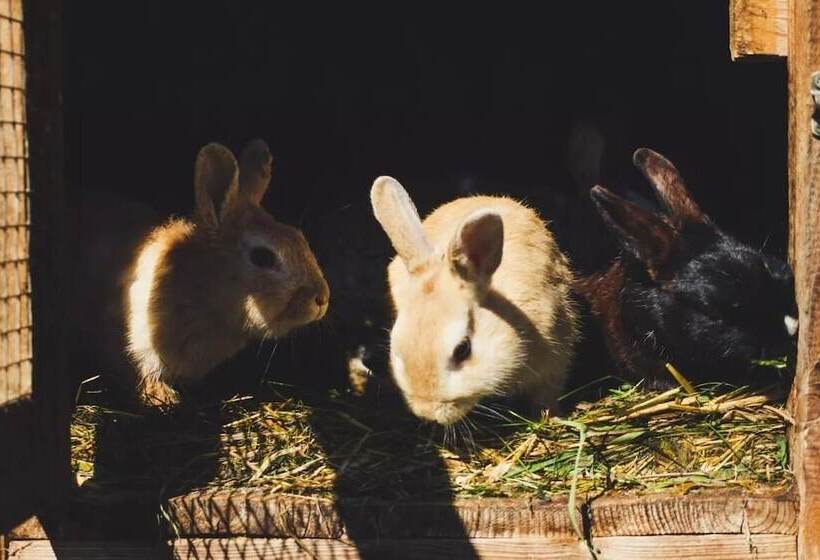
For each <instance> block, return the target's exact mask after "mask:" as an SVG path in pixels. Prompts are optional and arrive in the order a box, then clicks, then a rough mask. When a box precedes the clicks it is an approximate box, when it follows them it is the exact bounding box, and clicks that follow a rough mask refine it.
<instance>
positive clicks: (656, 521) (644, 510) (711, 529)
mask: <svg viewBox="0 0 820 560" xmlns="http://www.w3.org/2000/svg"><path fill="white" fill-rule="evenodd" d="M589 509H590V520H591V522H590V526H591V530H592V536H593V537H609V536H625V535H689V534H693V535H694V534H710V533H726V534H747V533H752V534H780V535H795V534H797V510H798V506H797V501H796V499H795V497H794V496H793V495H791V494H777V495H772V496H745V495H743V494H742V493H740V492H708V493H704V494H690V495H685V496H679V495H648V496H640V497H629V496H613V497H605V498H600V499H597V500H595V501H594V502H593V503H592V505H591V507H590V508H589Z"/></svg>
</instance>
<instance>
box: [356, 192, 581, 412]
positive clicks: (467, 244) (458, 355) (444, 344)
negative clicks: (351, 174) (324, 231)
mask: <svg viewBox="0 0 820 560" xmlns="http://www.w3.org/2000/svg"><path fill="white" fill-rule="evenodd" d="M370 199H371V203H372V205H373V213H374V215H375V217H376V219H377V220H378V221H379V223H380V224H381V225H382V228H384V231H385V232H386V233H387V236H388V237H389V238H390V240H391V243H392V244H393V247H394V249H395V250H396V253H398V256H397V258H394V259H393V261H392V262H391V263H390V265H389V267H388V281H389V284H390V293H391V296H392V301H393V305H394V310H395V323H394V325H393V328H392V330H391V332H390V363H391V370H392V373H393V377H394V378H395V380H396V383H397V385H398V386H399V388H400V389H401V391H402V393H403V395H404V398H405V400H406V401H407V403H408V405H409V407H410V409H411V410H412V411H413V412H414V413H415V414H416V415H417V416H419V417H421V418H424V419H427V420H433V421H435V422H438V423H439V424H444V425H447V424H452V423H454V422H457V421H458V420H460V419H461V418H462V417H464V416H465V415H466V414H467V413H469V412H470V410H471V409H472V408H473V406H475V404H476V403H478V401H479V400H481V399H482V398H484V397H487V396H491V395H515V394H521V395H523V396H525V397H526V398H527V399H528V400H529V401H530V402H532V404H533V405H534V406H538V407H546V408H549V409H550V410H551V411H552V412H553V413H554V412H556V409H557V400H556V399H557V397H558V396H559V394H560V392H561V389H562V387H563V385H564V381H565V377H566V372H567V368H568V366H569V364H570V362H571V360H572V358H573V352H574V350H573V349H574V345H575V341H576V338H577V336H578V335H577V330H576V324H575V321H576V319H575V309H574V306H573V303H572V301H571V299H570V285H571V282H572V279H573V276H572V273H571V271H570V268H569V264H568V262H567V259H566V257H565V256H564V255H563V254H562V253H561V251H560V250H559V249H558V247H557V245H556V244H555V241H554V240H553V237H552V235H551V234H550V232H549V231H548V230H547V228H546V226H545V225H544V222H543V221H542V220H541V218H540V217H539V216H538V215H537V214H536V212H534V211H533V210H531V209H530V208H527V207H525V206H523V205H522V204H520V203H518V202H516V201H514V200H512V199H509V198H500V197H489V196H475V197H467V198H459V199H457V200H454V201H452V202H449V203H447V204H444V205H443V206H440V207H439V208H438V209H436V210H435V211H434V212H433V213H432V214H430V215H429V216H428V217H427V218H426V219H425V220H424V223H422V222H421V220H420V218H419V215H418V212H417V211H416V208H415V206H414V205H413V202H412V201H411V199H410V197H409V196H408V194H407V192H406V191H405V190H404V188H403V187H402V186H401V185H400V184H399V183H398V182H397V181H395V180H394V179H392V178H390V177H379V178H378V179H376V181H375V182H374V183H373V187H372V189H371V191H370Z"/></svg>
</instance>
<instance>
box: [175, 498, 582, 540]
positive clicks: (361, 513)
mask: <svg viewBox="0 0 820 560" xmlns="http://www.w3.org/2000/svg"><path fill="white" fill-rule="evenodd" d="M167 509H168V512H169V514H170V517H171V520H172V521H173V524H174V526H175V530H176V531H177V532H178V534H180V535H183V536H197V537H213V536H243V537H248V536H250V537H299V538H331V539H335V538H341V537H343V536H344V535H348V534H355V535H356V536H357V538H364V537H370V538H376V537H384V538H406V537H413V538H423V537H453V538H457V537H515V536H542V537H554V538H564V539H575V538H576V533H575V531H574V529H573V528H572V525H571V523H570V518H569V513H568V511H567V504H566V501H555V502H547V501H543V500H526V499H523V500H513V499H504V498H487V499H459V500H455V501H454V502H453V503H450V502H445V501H442V502H383V501H379V500H367V499H356V500H353V499H350V500H346V499H343V500H341V501H334V500H329V499H323V498H310V497H300V496H282V495H270V494H266V493H264V492H261V491H258V490H241V491H216V492H212V491H211V492H209V491H202V492H195V493H191V494H187V495H185V496H180V497H178V498H173V499H171V500H170V501H169V503H168V508H167ZM578 523H579V526H580V524H581V516H580V514H578Z"/></svg>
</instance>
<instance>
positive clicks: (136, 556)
mask: <svg viewBox="0 0 820 560" xmlns="http://www.w3.org/2000/svg"><path fill="white" fill-rule="evenodd" d="M8 557H9V558H10V559H12V558H13V559H14V560H86V559H88V560H157V559H158V558H169V557H170V553H169V551H168V549H167V548H166V547H165V546H164V545H156V544H152V543H143V542H119V541H79V542H71V541H69V542H63V541H47V540H38V541H25V540H23V541H20V540H11V539H10V540H9V542H8Z"/></svg>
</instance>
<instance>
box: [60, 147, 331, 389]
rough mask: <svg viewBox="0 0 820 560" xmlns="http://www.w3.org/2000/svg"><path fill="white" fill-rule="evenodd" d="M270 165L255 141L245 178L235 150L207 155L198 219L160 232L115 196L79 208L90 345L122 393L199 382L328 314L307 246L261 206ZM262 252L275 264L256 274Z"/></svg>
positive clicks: (202, 159)
mask: <svg viewBox="0 0 820 560" xmlns="http://www.w3.org/2000/svg"><path fill="white" fill-rule="evenodd" d="M270 160H271V158H270V152H269V151H268V148H267V145H266V144H264V142H262V141H255V142H251V143H249V145H248V148H246V150H245V151H244V152H243V163H242V169H241V171H242V173H243V174H244V175H243V176H242V177H240V169H239V164H238V163H237V162H236V160H235V159H234V157H233V155H232V154H231V153H230V151H229V150H228V149H227V148H225V147H223V146H219V145H216V144H211V145H208V146H206V147H205V148H203V149H202V150H201V151H200V155H199V157H198V158H197V164H196V167H195V169H196V173H195V181H194V183H195V194H196V207H195V212H194V213H193V217H192V218H185V219H172V220H170V221H167V222H165V223H164V224H162V223H160V225H156V224H157V223H158V222H157V221H156V220H155V218H154V217H153V216H151V214H150V213H148V212H140V211H139V206H138V205H135V204H125V203H120V202H119V201H118V199H117V198H116V197H113V196H112V195H105V196H104V197H103V198H101V199H100V201H99V202H95V201H94V200H93V199H90V200H89V201H83V202H82V203H81V205H80V209H79V210H80V212H79V214H78V220H79V222H80V223H79V225H80V226H81V227H80V228H79V232H80V236H81V240H82V241H83V242H82V244H81V245H82V250H81V254H80V260H79V262H81V263H82V264H81V266H80V270H79V271H78V274H77V280H76V282H77V288H76V290H75V292H76V295H77V298H76V299H77V306H78V309H79V308H81V307H86V308H88V310H87V311H86V312H85V313H84V314H83V317H82V319H83V320H82V321H80V323H81V325H82V329H81V331H80V332H81V335H82V336H83V337H84V340H83V341H82V343H83V345H84V346H87V347H88V348H89V350H91V353H92V354H94V356H93V357H94V358H95V362H96V364H95V367H100V368H102V371H104V372H106V373H107V374H113V375H112V376H111V377H112V378H113V379H116V380H117V381H121V382H122V383H115V385H119V386H121V388H123V389H125V390H126V391H128V392H129V393H133V392H134V390H135V389H138V388H139V390H138V391H137V392H138V393H140V394H139V396H140V397H142V398H145V397H147V396H149V395H147V394H146V392H147V391H152V390H154V389H148V388H149V387H155V388H156V390H157V391H158V392H159V393H165V391H166V389H167V385H166V384H170V385H174V386H178V385H188V384H194V383H197V382H199V381H201V380H202V379H203V378H204V377H205V376H206V375H207V374H208V373H209V372H211V371H212V370H213V369H214V368H215V367H216V366H217V365H219V364H220V363H221V362H223V361H225V360H227V359H228V358H230V357H231V356H232V355H234V354H235V353H236V352H237V351H238V350H240V349H241V348H242V347H243V346H245V345H246V344H247V343H248V342H249V341H250V340H252V339H259V338H266V337H281V336H284V335H285V334H287V333H288V332H289V331H291V330H292V329H294V328H296V327H299V326H301V325H304V324H306V323H309V322H311V321H315V320H318V319H320V318H322V316H324V314H325V313H326V311H327V308H328V305H329V296H330V294H329V289H328V285H327V283H326V282H325V279H324V277H323V275H322V271H321V270H320V268H319V265H318V264H317V262H316V258H315V257H314V255H313V252H312V251H311V250H310V247H309V246H308V244H307V241H306V240H305V238H304V236H303V235H302V233H301V232H300V231H299V230H297V229H296V228H293V227H290V226H287V225H284V224H281V223H279V222H277V221H276V220H274V219H273V217H272V216H271V215H270V214H268V213H267V212H266V211H265V210H264V209H263V208H262V207H261V206H260V201H261V198H262V195H263V194H264V191H265V190H266V189H267V186H268V182H269V180H270ZM94 198H96V197H94ZM120 209H121V210H120ZM254 248H257V249H259V248H264V249H265V250H269V251H270V252H272V253H273V255H274V256H272V257H271V260H272V262H271V264H270V265H267V264H266V265H264V266H260V265H257V264H254V262H253V261H252V260H251V256H250V255H251V250H252V249H254ZM92 346H93V348H92ZM97 364H98V365H97ZM163 387H164V388H163ZM169 391H170V390H169ZM170 392H171V393H173V391H170ZM146 400H152V399H150V398H149V399H146Z"/></svg>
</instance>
